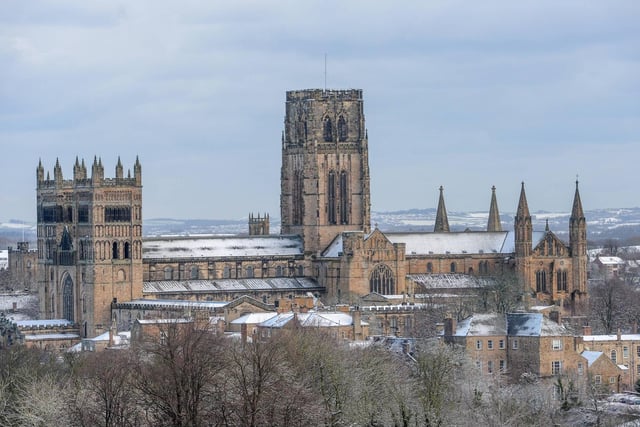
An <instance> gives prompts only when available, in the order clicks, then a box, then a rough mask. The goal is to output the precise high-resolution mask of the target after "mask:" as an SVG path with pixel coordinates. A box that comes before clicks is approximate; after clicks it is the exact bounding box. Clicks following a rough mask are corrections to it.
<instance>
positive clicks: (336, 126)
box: [280, 89, 371, 254]
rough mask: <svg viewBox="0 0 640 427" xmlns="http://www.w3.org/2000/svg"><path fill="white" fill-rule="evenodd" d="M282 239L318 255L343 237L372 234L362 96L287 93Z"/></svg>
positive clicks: (356, 93)
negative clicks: (298, 240) (291, 237)
mask: <svg viewBox="0 0 640 427" xmlns="http://www.w3.org/2000/svg"><path fill="white" fill-rule="evenodd" d="M281 185H282V188H281V193H280V211H281V212H280V213H281V218H282V234H299V235H301V236H302V238H303V240H304V248H305V253H307V254H317V253H319V252H320V251H322V250H323V249H325V248H326V247H327V246H328V245H329V243H331V241H332V240H333V239H334V238H335V237H336V235H338V234H339V233H341V232H343V231H364V232H365V233H369V232H370V229H371V224H370V222H371V217H370V204H371V202H370V195H369V159H368V144H367V130H366V128H365V123H364V109H363V100H362V90H357V89H350V90H322V89H309V90H299V91H289V92H287V102H286V115H285V122H284V132H283V135H282V171H281Z"/></svg>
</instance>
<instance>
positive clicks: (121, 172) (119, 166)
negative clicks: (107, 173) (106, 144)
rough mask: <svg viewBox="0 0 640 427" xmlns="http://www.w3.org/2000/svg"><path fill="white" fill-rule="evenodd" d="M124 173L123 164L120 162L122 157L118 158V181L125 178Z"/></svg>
mask: <svg viewBox="0 0 640 427" xmlns="http://www.w3.org/2000/svg"><path fill="white" fill-rule="evenodd" d="M123 171H124V169H123V168H122V162H121V161H120V156H118V164H116V179H122V178H123V177H124V172H123Z"/></svg>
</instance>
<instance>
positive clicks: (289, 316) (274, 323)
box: [259, 311, 367, 328]
mask: <svg viewBox="0 0 640 427" xmlns="http://www.w3.org/2000/svg"><path fill="white" fill-rule="evenodd" d="M294 316H297V317H298V322H300V326H302V327H324V328H329V327H337V326H348V325H353V318H352V317H351V315H349V314H347V313H339V312H315V311H310V312H307V313H291V312H289V313H280V314H278V315H277V316H274V317H272V318H270V319H268V320H265V321H264V322H262V323H260V324H259V326H260V327H266V328H282V327H284V326H285V325H286V324H287V323H289V322H290V321H292V320H293V318H294ZM361 323H362V325H366V324H367V323H365V322H361Z"/></svg>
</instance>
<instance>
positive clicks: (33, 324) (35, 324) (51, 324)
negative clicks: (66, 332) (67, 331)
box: [16, 319, 73, 328]
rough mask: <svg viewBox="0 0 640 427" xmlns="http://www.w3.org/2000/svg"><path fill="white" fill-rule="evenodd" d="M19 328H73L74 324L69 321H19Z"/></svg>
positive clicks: (17, 322) (17, 323)
mask: <svg viewBox="0 0 640 427" xmlns="http://www.w3.org/2000/svg"><path fill="white" fill-rule="evenodd" d="M16 325H17V326H18V328H59V327H61V326H69V327H71V326H73V322H71V321H69V320H67V319H44V320H17V321H16Z"/></svg>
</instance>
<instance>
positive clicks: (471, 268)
mask: <svg viewBox="0 0 640 427" xmlns="http://www.w3.org/2000/svg"><path fill="white" fill-rule="evenodd" d="M469 275H473V267H469Z"/></svg>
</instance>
